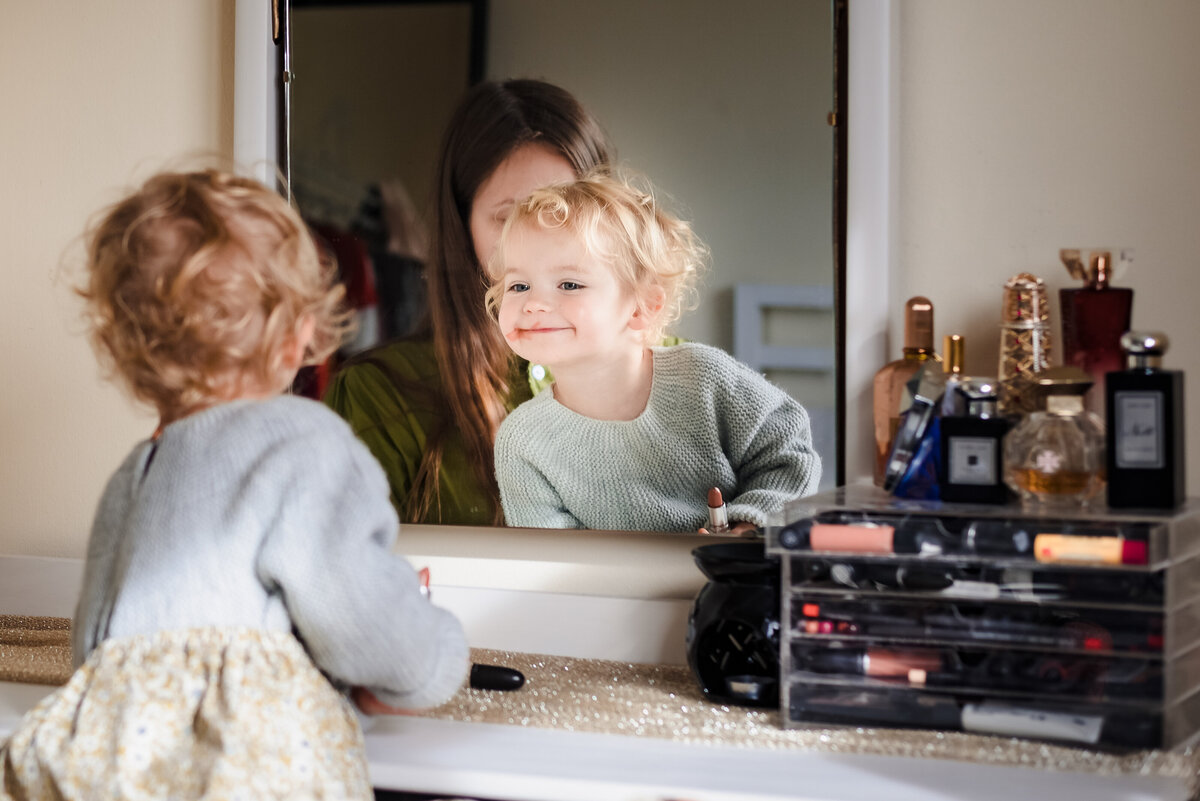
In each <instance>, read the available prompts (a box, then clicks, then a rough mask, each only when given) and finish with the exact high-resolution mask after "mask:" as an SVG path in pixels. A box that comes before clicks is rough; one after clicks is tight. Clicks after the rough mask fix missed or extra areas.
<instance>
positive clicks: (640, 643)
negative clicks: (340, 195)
mask: <svg viewBox="0 0 1200 801" xmlns="http://www.w3.org/2000/svg"><path fill="white" fill-rule="evenodd" d="M626 536H640V537H643V538H645V537H646V535H623V534H613V535H612V536H611V538H610V539H605V538H604V537H601V536H598V535H594V534H593V535H583V536H579V537H571V536H570V535H568V534H564V533H562V532H532V531H530V532H514V531H512V530H509V531H506V532H504V536H503V537H501V536H496V535H492V534H489V533H488V532H487V531H484V530H479V529H459V528H455V527H420V526H409V527H406V528H405V532H404V540H403V547H404V550H405V551H406V552H407V553H408V554H410V556H411V558H412V560H413V562H414V563H415V564H419V565H429V566H430V567H431V569H432V570H433V576H434V582H433V589H434V598H435V600H436V602H437V603H439V604H441V605H444V606H447V607H449V608H451V609H452V610H453V611H455V613H456V614H458V615H459V616H460V618H461V619H462V620H463V621H464V624H465V626H466V629H467V632H468V637H469V639H470V641H471V644H472V646H474V647H482V648H494V649H502V650H513V651H527V652H532V653H541V654H556V655H564V656H572V657H579V658H590V659H611V660H617V661H629V662H666V663H675V664H678V663H681V662H682V661H683V633H684V627H685V625H686V615H687V610H688V609H689V608H690V604H691V597H692V596H693V595H694V593H695V591H696V590H697V589H698V588H699V586H700V585H701V584H702V583H703V577H702V576H701V575H700V573H699V571H697V570H695V569H694V568H691V567H690V560H689V559H687V558H686V553H687V552H688V551H689V550H690V549H691V548H692V547H694V546H695V545H697V544H701V543H702V542H704V541H707V538H696V537H685V536H669V535H663V536H661V538H655V539H654V540H652V542H651V543H650V544H649V545H647V544H646V542H645V541H644V540H643V543H642V546H641V547H642V551H641V552H640V555H641V557H642V558H639V559H637V560H630V559H629V551H628V544H627V543H623V542H622V538H623V537H626ZM622 554H624V555H622ZM631 562H633V563H632V564H631ZM81 570H82V564H81V563H80V562H79V561H78V560H69V559H45V558H37V557H0V612H2V613H4V614H17V615H51V616H61V617H69V616H70V615H71V612H72V607H73V605H74V600H75V595H76V593H77V591H78V586H79V581H80V576H81ZM601 591H603V593H607V594H602V592H601ZM52 690H53V688H51V687H47V686H41V685H30V684H16V683H0V737H3V736H6V735H7V733H8V732H10V731H11V730H12V728H13V726H14V725H15V724H16V722H17V720H18V719H19V717H20V715H21V714H23V713H24V712H25V711H26V710H28V709H29V708H31V707H32V706H33V705H34V704H36V703H37V702H38V700H39V699H40V698H42V697H43V696H45V695H47V694H48V693H49V692H51V691H52ZM366 739H367V750H368V756H369V759H370V763H371V775H372V779H373V781H374V783H375V784H376V785H377V786H378V787H381V788H392V789H407V790H413V791H418V792H431V793H441V794H446V795H459V796H462V795H466V796H480V797H485V798H489V797H490V798H499V799H530V800H531V801H533V800H538V801H541V800H543V799H544V800H545V801H550V799H554V801H572V800H577V801H592V800H593V799H595V800H597V801H599V799H604V801H614V800H617V799H629V801H652V800H654V799H690V800H691V801H728V800H730V799H784V798H789V799H814V801H815V800H816V799H821V800H822V801H824V800H825V799H829V800H831V801H832V799H840V800H842V801H859V799H862V800H863V801H865V800H866V799H879V798H887V799H890V800H892V801H909V800H910V799H911V800H912V801H917V799H929V798H940V799H950V798H963V799H967V798H969V799H978V800H980V801H983V800H990V799H995V800H996V801H1011V799H1013V798H1021V797H1030V798H1089V799H1129V800H1130V801H1132V800H1133V799H1139V800H1140V799H1183V798H1186V797H1187V793H1186V790H1185V788H1184V786H1183V783H1182V782H1181V781H1178V780H1174V779H1167V778H1163V777H1155V776H1133V775H1123V776H1111V775H1105V776H1101V775H1089V774H1085V773H1069V772H1061V773H1060V772H1052V771H1046V770H1040V769H1031V768H1022V767H1007V766H995V765H982V764H976V763H967V762H958V761H953V760H946V759H913V758H901V757H887V756H869V755H862V754H854V753H846V752H842V753H838V752H833V751H830V750H816V749H813V750H805V749H797V748H781V747H778V746H777V745H772V744H770V743H764V747H754V746H753V745H751V746H745V745H740V746H735V745H730V746H725V745H708V744H704V745H699V744H691V743H684V742H677V741H672V740H666V739H658V738H652V737H644V736H643V737H639V736H622V735H614V734H598V733H589V732H580V731H566V730H558V729H550V728H532V727H523V726H520V725H502V724H492V723H465V722H460V721H454V720H435V719H423V718H407V717H397V718H381V719H378V720H376V721H375V722H374V725H372V726H371V727H370V728H369V730H368V732H367V738H366ZM1005 742H1006V741H1004V740H1001V739H997V740H996V743H997V746H996V747H997V748H1003V747H1004V744H1005Z"/></svg>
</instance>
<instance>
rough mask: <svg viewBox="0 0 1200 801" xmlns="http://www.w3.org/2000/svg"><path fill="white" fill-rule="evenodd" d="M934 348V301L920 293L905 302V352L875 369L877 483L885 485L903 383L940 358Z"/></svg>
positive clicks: (897, 424)
mask: <svg viewBox="0 0 1200 801" xmlns="http://www.w3.org/2000/svg"><path fill="white" fill-rule="evenodd" d="M937 358H938V356H937V354H936V353H935V352H934V350H933V303H932V302H931V301H930V300H929V298H925V297H921V296H920V295H917V296H915V297H911V298H909V299H908V302H907V303H905V304H904V355H903V356H902V357H901V358H899V359H897V360H895V361H893V362H888V363H887V364H885V365H884V366H883V367H881V368H880V369H879V372H877V373H875V384H874V413H875V415H874V416H875V483H876V484H878V485H879V486H881V487H882V486H883V480H884V476H885V475H886V473H887V463H888V456H889V455H890V454H891V452H892V440H893V439H895V437H896V429H897V428H898V427H899V425H900V402H901V400H902V399H903V397H904V385H905V384H906V383H907V382H908V379H910V378H912V376H913V374H914V373H916V372H917V370H919V369H920V368H921V365H922V364H923V363H924V362H927V361H929V360H930V359H937Z"/></svg>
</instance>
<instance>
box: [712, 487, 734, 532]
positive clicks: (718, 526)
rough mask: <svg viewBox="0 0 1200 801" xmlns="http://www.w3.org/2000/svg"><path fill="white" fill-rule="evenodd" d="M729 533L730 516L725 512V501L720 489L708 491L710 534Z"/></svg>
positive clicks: (715, 488) (714, 488)
mask: <svg viewBox="0 0 1200 801" xmlns="http://www.w3.org/2000/svg"><path fill="white" fill-rule="evenodd" d="M726 531H729V515H728V514H727V512H726V511H725V499H724V498H723V497H721V490H720V488H719V487H713V488H712V489H710V490H709V491H708V533H710V534H723V533H725V532H726Z"/></svg>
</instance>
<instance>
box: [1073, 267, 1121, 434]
mask: <svg viewBox="0 0 1200 801" xmlns="http://www.w3.org/2000/svg"><path fill="white" fill-rule="evenodd" d="M1114 253H1115V254H1116V256H1117V258H1118V260H1119V261H1120V262H1121V263H1122V264H1127V263H1128V262H1129V261H1130V260H1131V254H1130V251H1128V250H1123V251H1113V250H1099V249H1097V250H1092V251H1090V252H1089V251H1086V250H1081V249H1076V248H1066V249H1063V250H1060V251H1059V258H1061V259H1062V263H1063V265H1064V266H1066V268H1067V272H1069V273H1070V274H1071V277H1073V278H1076V279H1079V280H1081V281H1083V284H1084V285H1083V286H1082V287H1071V288H1067V289H1060V290H1059V300H1060V301H1061V304H1062V348H1063V364H1065V365H1070V366H1072V367H1079V368H1081V369H1083V370H1085V371H1086V372H1087V373H1088V375H1090V376H1091V377H1092V381H1093V382H1094V383H1093V385H1092V389H1091V390H1090V391H1089V392H1088V394H1087V397H1086V398H1085V401H1084V405H1085V406H1086V407H1087V409H1088V410H1089V411H1092V412H1095V413H1096V414H1098V415H1100V416H1101V417H1104V398H1105V393H1104V376H1105V375H1107V374H1108V373H1110V372H1113V371H1115V370H1120V369H1122V367H1123V366H1124V363H1125V359H1124V356H1123V355H1122V353H1121V335H1122V334H1124V333H1125V332H1126V331H1128V330H1129V325H1130V319H1131V315H1132V311H1133V290H1132V289H1130V288H1128V287H1114V286H1112V285H1111V280H1112V274H1113V270H1114V266H1115V265H1114V260H1113V255H1114Z"/></svg>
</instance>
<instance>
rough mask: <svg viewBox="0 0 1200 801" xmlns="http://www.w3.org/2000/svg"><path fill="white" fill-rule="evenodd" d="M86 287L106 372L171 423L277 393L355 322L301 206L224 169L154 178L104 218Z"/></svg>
mask: <svg viewBox="0 0 1200 801" xmlns="http://www.w3.org/2000/svg"><path fill="white" fill-rule="evenodd" d="M77 291H78V292H79V294H80V295H81V296H82V297H83V298H84V300H85V301H86V315H87V318H88V322H89V325H90V335H91V340H92V344H93V346H94V347H95V349H96V352H97V354H98V356H99V357H100V360H101V362H102V364H104V365H105V366H106V368H108V370H109V372H110V376H111V377H116V378H118V379H120V380H122V381H123V382H124V383H125V384H126V385H127V386H128V388H129V389H130V391H131V392H132V394H133V396H134V397H135V398H137V399H138V400H140V401H144V402H146V403H149V404H151V405H153V406H154V407H155V408H156V409H157V410H158V411H159V412H160V414H162V415H163V417H164V419H169V418H174V417H178V416H181V415H182V414H186V413H187V412H188V411H189V410H191V409H195V408H198V407H201V406H204V405H207V404H209V403H211V402H214V401H219V400H227V399H232V398H235V397H238V396H240V395H242V394H243V393H246V392H261V391H264V390H270V391H282V390H283V389H285V388H286V386H287V385H288V384H289V383H290V382H291V380H292V378H293V376H294V373H295V370H296V368H297V367H298V366H299V365H298V364H297V363H296V362H297V358H299V360H300V361H301V362H302V363H304V364H315V363H318V362H321V361H323V360H324V359H325V358H326V357H328V356H329V355H330V354H331V353H332V352H333V351H334V350H335V349H336V348H337V347H338V345H339V344H340V343H341V341H342V340H343V339H344V337H345V335H346V333H347V329H348V327H349V320H350V317H349V314H348V313H347V311H346V310H345V307H344V304H343V296H344V294H345V290H344V288H343V287H342V286H341V285H340V284H338V283H336V278H335V271H334V268H333V266H332V265H330V264H326V263H323V262H322V261H321V259H320V257H319V256H318V253H317V249H316V246H315V245H314V243H313V240H312V236H311V235H310V234H309V232H308V229H307V228H306V227H305V225H304V222H303V221H302V220H301V219H300V216H299V215H298V214H297V213H296V211H295V210H294V209H292V208H291V206H289V205H288V203H287V201H285V200H284V199H283V198H282V197H280V196H279V195H278V194H276V193H275V192H273V191H271V190H270V189H268V188H267V187H265V186H263V185H262V184H260V183H258V182H257V181H253V180H250V179H247V178H241V177H238V176H235V175H231V174H228V173H223V172H219V171H216V170H208V171H203V172H188V173H162V174H159V175H156V176H154V177H152V178H150V179H149V180H148V181H146V182H145V183H144V184H143V185H142V186H141V187H140V188H138V189H137V190H136V191H134V192H133V193H132V194H130V195H129V196H127V197H126V198H125V199H123V200H121V201H119V202H118V203H116V204H115V205H113V206H111V207H110V208H108V209H106V210H105V211H104V212H102V214H101V217H100V219H99V220H98V222H96V223H95V224H94V225H93V226H92V227H91V228H90V230H89V232H88V234H87V277H86V282H85V284H84V285H83V286H81V287H79V288H78V290H77ZM310 321H311V322H310ZM309 325H311V327H312V337H311V339H310V341H309V342H308V344H307V345H306V347H305V349H304V352H303V353H299V352H298V350H299V347H298V343H299V341H300V332H301V331H302V330H303V329H304V328H306V327H307V326H309Z"/></svg>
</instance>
